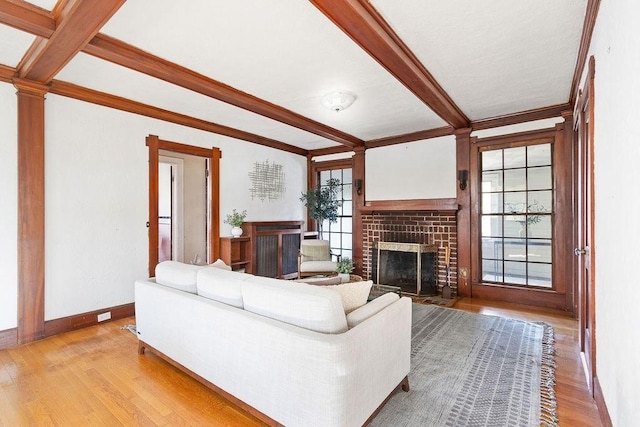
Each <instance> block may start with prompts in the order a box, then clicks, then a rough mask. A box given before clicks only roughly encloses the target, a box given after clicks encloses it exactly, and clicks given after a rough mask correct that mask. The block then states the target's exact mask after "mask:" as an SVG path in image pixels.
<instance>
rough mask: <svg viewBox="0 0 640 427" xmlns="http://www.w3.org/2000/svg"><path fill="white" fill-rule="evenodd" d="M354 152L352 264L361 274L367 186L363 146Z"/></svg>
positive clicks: (357, 272)
mask: <svg viewBox="0 0 640 427" xmlns="http://www.w3.org/2000/svg"><path fill="white" fill-rule="evenodd" d="M354 151H355V154H354V155H353V170H352V172H353V174H352V177H353V178H352V180H353V181H352V182H353V185H352V186H351V187H352V189H353V264H354V266H355V267H356V270H355V273H356V274H359V275H362V267H363V260H364V254H363V253H362V246H363V240H364V239H363V235H364V231H363V230H362V208H363V207H364V203H365V187H366V186H367V184H366V180H365V179H364V173H365V169H364V165H365V158H364V152H365V149H364V147H358V148H354ZM357 179H359V180H362V186H361V187H360V194H358V192H357V191H356V184H355V182H356V180H357Z"/></svg>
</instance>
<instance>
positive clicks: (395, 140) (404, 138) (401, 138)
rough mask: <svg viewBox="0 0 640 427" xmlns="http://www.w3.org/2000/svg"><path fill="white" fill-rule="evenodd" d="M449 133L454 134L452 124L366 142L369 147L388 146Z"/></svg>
mask: <svg viewBox="0 0 640 427" xmlns="http://www.w3.org/2000/svg"><path fill="white" fill-rule="evenodd" d="M447 135H453V128H452V127H451V126H445V127H441V128H435V129H427V130H420V131H417V132H411V133H405V134H402V135H395V136H388V137H386V138H379V139H372V140H371V141H367V142H366V146H367V148H377V147H386V146H387V145H395V144H403V143H405V142H414V141H422V140H425V139H431V138H438V137H441V136H447Z"/></svg>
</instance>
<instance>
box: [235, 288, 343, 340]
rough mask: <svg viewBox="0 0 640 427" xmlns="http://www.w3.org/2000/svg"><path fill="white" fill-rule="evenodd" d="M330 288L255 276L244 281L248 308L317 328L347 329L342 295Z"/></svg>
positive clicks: (306, 326)
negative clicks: (329, 289)
mask: <svg viewBox="0 0 640 427" xmlns="http://www.w3.org/2000/svg"><path fill="white" fill-rule="evenodd" d="M326 288H327V287H326V286H313V285H307V284H306V283H298V282H293V281H287V280H278V279H271V278H268V277H259V276H253V277H250V278H249V279H247V280H245V281H244V282H243V284H242V298H243V300H244V309H245V310H247V311H251V312H253V313H256V314H260V315H262V316H265V317H269V318H271V319H275V320H280V321H282V322H285V323H289V324H291V325H295V326H300V327H302V328H305V329H309V330H312V331H316V332H323V333H329V334H338V333H342V332H346V331H347V319H346V317H345V314H344V309H343V307H342V301H341V300H340V296H339V295H338V294H337V293H335V292H332V291H328V290H327V289H326Z"/></svg>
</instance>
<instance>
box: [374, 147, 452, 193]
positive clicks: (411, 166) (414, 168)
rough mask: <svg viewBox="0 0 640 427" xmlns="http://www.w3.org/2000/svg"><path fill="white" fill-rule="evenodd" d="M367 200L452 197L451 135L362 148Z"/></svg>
mask: <svg viewBox="0 0 640 427" xmlns="http://www.w3.org/2000/svg"><path fill="white" fill-rule="evenodd" d="M365 176H366V180H365V182H366V185H365V187H366V195H365V199H366V200H367V201H371V200H405V199H441V198H455V197H456V140H455V137H454V136H445V137H441V138H434V139H428V140H425V141H416V142H409V143H406V144H397V145H391V146H387V147H380V148H372V149H369V150H367V151H365Z"/></svg>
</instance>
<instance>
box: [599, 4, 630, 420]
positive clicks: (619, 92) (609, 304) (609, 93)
mask: <svg viewBox="0 0 640 427" xmlns="http://www.w3.org/2000/svg"><path fill="white" fill-rule="evenodd" d="M638 16H640V3H639V2H637V1H636V0H617V1H603V2H601V3H600V10H599V13H598V19H597V22H596V27H595V30H594V34H593V38H592V42H591V54H592V55H594V56H595V59H596V79H595V117H594V119H595V121H594V124H595V135H594V140H595V148H594V149H595V154H594V158H595V256H596V269H595V271H596V339H597V362H596V369H597V374H598V377H599V380H600V384H601V386H602V391H603V394H604V398H605V401H606V403H607V408H608V410H609V414H610V415H611V420H612V422H613V425H614V426H632V425H634V426H637V425H640V424H639V421H638V412H637V404H638V402H640V310H639V309H638V304H639V302H640V278H639V274H638V255H639V254H640V250H638V244H639V242H640V223H639V220H638V218H640V197H639V194H640V192H639V191H638V189H637V188H636V186H635V184H636V183H638V182H640V167H639V166H638V161H639V159H640V127H639V126H638V123H639V121H640V99H639V98H638V94H640V78H639V77H638V76H639V75H640V54H639V52H640V50H639V49H638V46H640V31H638V23H637V18H638Z"/></svg>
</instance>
